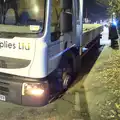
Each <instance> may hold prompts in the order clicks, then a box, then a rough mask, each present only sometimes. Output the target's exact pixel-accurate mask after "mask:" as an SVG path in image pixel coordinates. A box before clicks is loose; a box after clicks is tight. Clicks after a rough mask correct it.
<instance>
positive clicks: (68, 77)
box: [56, 57, 74, 91]
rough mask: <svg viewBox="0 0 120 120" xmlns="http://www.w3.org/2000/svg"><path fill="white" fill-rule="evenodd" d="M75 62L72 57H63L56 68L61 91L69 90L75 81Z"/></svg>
mask: <svg viewBox="0 0 120 120" xmlns="http://www.w3.org/2000/svg"><path fill="white" fill-rule="evenodd" d="M73 76H74V72H73V62H72V59H67V58H65V57H64V58H63V59H62V61H61V63H60V65H59V66H58V68H57V69H56V79H57V81H58V84H59V85H57V87H58V86H59V91H63V90H67V89H68V87H69V86H70V85H71V83H72V81H73V78H74V77H73Z"/></svg>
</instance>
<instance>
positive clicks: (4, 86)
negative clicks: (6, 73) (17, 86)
mask: <svg viewBox="0 0 120 120" xmlns="http://www.w3.org/2000/svg"><path fill="white" fill-rule="evenodd" d="M8 93H9V83H6V82H1V81H0V94H2V95H8Z"/></svg>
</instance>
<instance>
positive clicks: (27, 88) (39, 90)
mask: <svg viewBox="0 0 120 120" xmlns="http://www.w3.org/2000/svg"><path fill="white" fill-rule="evenodd" d="M44 92H45V88H44V86H43V85H42V84H40V83H23V86H22V95H34V96H41V95H43V94H44Z"/></svg>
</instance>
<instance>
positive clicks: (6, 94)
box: [0, 73, 49, 107]
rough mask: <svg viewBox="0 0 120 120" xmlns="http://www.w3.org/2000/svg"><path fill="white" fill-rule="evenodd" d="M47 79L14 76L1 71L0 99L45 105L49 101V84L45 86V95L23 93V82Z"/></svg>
mask: <svg viewBox="0 0 120 120" xmlns="http://www.w3.org/2000/svg"><path fill="white" fill-rule="evenodd" d="M44 82H45V80H43V79H42V80H40V79H29V78H25V77H19V76H13V75H8V74H3V73H0V101H4V102H11V103H15V104H19V105H24V106H33V107H38V106H44V105H46V104H47V103H48V101H49V85H48V87H47V88H45V90H44V91H45V92H44V95H42V96H35V95H34V96H33V95H22V86H23V83H40V84H43V83H44Z"/></svg>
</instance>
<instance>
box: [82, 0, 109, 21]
mask: <svg viewBox="0 0 120 120" xmlns="http://www.w3.org/2000/svg"><path fill="white" fill-rule="evenodd" d="M86 11H87V17H88V18H89V19H91V20H92V21H96V20H100V19H106V17H107V14H106V7H105V6H102V5H99V4H97V3H96V0H84V17H85V16H86Z"/></svg>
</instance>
